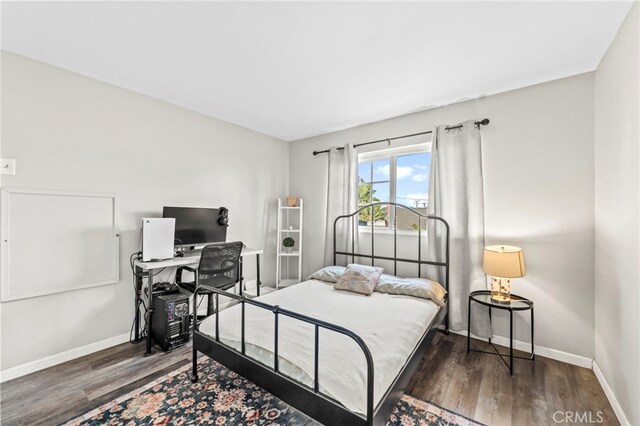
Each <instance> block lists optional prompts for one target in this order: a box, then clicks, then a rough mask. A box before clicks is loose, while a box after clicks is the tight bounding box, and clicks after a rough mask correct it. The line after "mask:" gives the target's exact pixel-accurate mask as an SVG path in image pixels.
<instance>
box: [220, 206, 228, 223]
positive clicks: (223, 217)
mask: <svg viewBox="0 0 640 426" xmlns="http://www.w3.org/2000/svg"><path fill="white" fill-rule="evenodd" d="M218 214H219V215H220V217H219V218H218V225H220V226H228V225H229V209H228V208H226V207H220V210H219V211H218Z"/></svg>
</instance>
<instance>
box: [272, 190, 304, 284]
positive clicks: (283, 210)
mask: <svg viewBox="0 0 640 426" xmlns="http://www.w3.org/2000/svg"><path fill="white" fill-rule="evenodd" d="M292 204H293V206H292ZM303 205H304V204H303V200H302V198H296V197H286V198H280V199H278V218H277V220H276V223H277V231H276V235H277V238H278V252H277V255H276V290H278V289H280V288H283V287H288V286H290V285H293V284H298V283H299V282H301V281H302V232H303V229H302V219H303V216H304V215H303V210H304V209H303ZM294 246H295V249H294Z"/></svg>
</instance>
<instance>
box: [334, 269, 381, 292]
mask: <svg viewBox="0 0 640 426" xmlns="http://www.w3.org/2000/svg"><path fill="white" fill-rule="evenodd" d="M380 275H382V268H377V267H375V266H365V265H356V264H350V265H347V269H346V270H345V271H344V274H343V275H342V277H340V279H339V280H338V282H337V283H336V285H335V286H334V287H333V288H335V289H336V290H346V291H351V292H354V293H361V294H366V295H367V296H368V295H370V294H371V293H373V290H374V289H375V288H376V286H377V285H378V280H379V279H380Z"/></svg>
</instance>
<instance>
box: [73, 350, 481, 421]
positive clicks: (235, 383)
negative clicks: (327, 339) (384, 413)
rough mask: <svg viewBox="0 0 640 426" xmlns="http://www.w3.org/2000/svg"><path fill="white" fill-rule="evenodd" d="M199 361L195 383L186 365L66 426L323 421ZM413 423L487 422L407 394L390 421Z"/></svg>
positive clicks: (212, 363)
mask: <svg viewBox="0 0 640 426" xmlns="http://www.w3.org/2000/svg"><path fill="white" fill-rule="evenodd" d="M199 362H200V369H199V375H200V380H199V382H198V383H195V384H194V383H191V380H190V377H189V373H190V365H185V366H184V367H182V368H180V369H178V370H176V371H174V372H171V373H169V374H167V375H165V376H163V377H160V378H159V379H157V380H154V381H153V382H151V383H148V384H147V385H145V386H142V387H140V388H138V389H136V390H134V391H132V392H129V393H127V394H125V395H123V396H121V397H120V398H117V399H115V400H113V401H111V402H108V403H106V404H104V405H102V406H100V407H98V408H96V409H94V410H92V411H89V412H88V413H86V414H84V415H82V416H80V417H77V418H75V419H72V420H70V421H68V422H66V423H64V425H65V426H78V425H105V424H108V425H127V426H129V425H194V424H198V425H199V424H214V425H318V423H317V422H315V421H314V420H312V419H310V418H309V417H307V416H306V415H304V414H303V413H301V412H299V411H297V410H295V409H294V408H293V407H290V406H289V405H287V404H285V403H284V402H282V401H281V400H279V399H278V398H276V397H275V396H273V395H271V394H270V393H268V392H266V391H265V390H263V389H262V388H260V387H258V386H257V385H255V384H253V383H251V382H249V381H248V380H246V379H244V378H243V377H241V376H239V375H237V374H236V373H234V372H232V371H230V370H228V369H227V368H225V367H224V366H222V365H220V364H218V363H217V362H215V361H213V360H211V359H209V358H206V357H202V358H200V361H199ZM413 425H416V426H418V425H420V426H423V425H424V426H431V425H438V426H444V425H448V426H471V425H473V426H475V425H481V423H478V422H475V421H473V420H471V419H468V418H466V417H463V416H461V415H459V414H456V413H454V412H452V411H449V410H446V409H444V408H442V407H439V406H437V405H435V404H432V403H429V402H425V401H421V400H418V399H415V398H412V397H410V396H407V395H404V396H403V397H402V399H401V400H400V402H398V405H397V406H396V409H395V410H394V412H393V414H392V416H391V418H390V419H389V422H388V426H413Z"/></svg>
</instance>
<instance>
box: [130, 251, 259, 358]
mask: <svg viewBox="0 0 640 426" xmlns="http://www.w3.org/2000/svg"><path fill="white" fill-rule="evenodd" d="M263 253H264V251H263V250H262V249H255V248H247V247H244V248H243V249H242V253H240V271H239V275H240V295H242V291H243V289H242V282H243V281H244V277H243V276H242V269H243V268H242V264H243V263H244V257H246V256H256V281H257V284H256V295H257V296H260V285H261V284H262V282H261V281H260V255H261V254H263ZM199 263H200V256H188V257H174V258H173V259H167V260H161V261H158V262H142V261H139V260H136V261H135V262H134V264H133V265H134V267H135V271H136V295H135V297H136V300H135V306H136V314H135V315H136V317H135V329H136V332H135V341H136V342H137V341H139V340H140V335H139V330H140V309H139V306H140V303H139V300H140V298H141V297H142V279H143V277H146V278H147V280H148V282H147V303H148V306H147V312H146V320H147V337H146V340H147V350H146V352H145V353H144V354H145V356H148V355H151V354H152V352H151V313H152V312H153V273H154V271H157V270H158V269H162V268H174V267H178V266H191V267H194V266H197V265H198V264H199ZM195 315H196V316H197V313H195Z"/></svg>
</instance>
